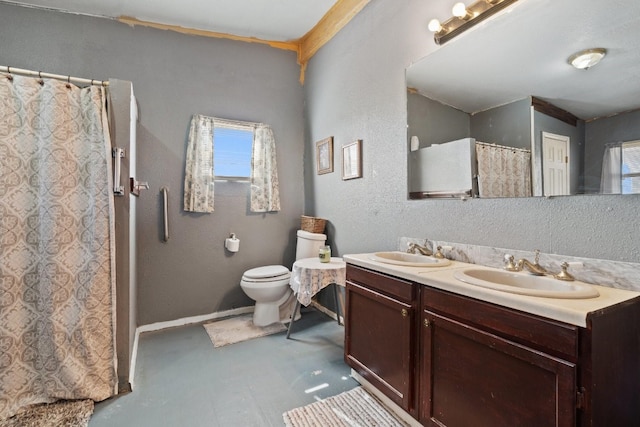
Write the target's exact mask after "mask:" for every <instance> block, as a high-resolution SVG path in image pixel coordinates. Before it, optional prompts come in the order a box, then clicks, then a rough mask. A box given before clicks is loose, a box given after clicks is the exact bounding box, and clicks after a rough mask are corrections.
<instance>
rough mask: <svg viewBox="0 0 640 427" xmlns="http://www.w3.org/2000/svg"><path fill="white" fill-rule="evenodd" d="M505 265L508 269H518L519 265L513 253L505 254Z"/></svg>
mask: <svg viewBox="0 0 640 427" xmlns="http://www.w3.org/2000/svg"><path fill="white" fill-rule="evenodd" d="M504 262H505V266H504V269H505V270H507V271H518V266H516V264H515V262H514V258H513V255H510V254H505V255H504Z"/></svg>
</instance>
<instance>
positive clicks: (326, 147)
mask: <svg viewBox="0 0 640 427" xmlns="http://www.w3.org/2000/svg"><path fill="white" fill-rule="evenodd" d="M316 170H317V172H318V175H322V174H325V173H329V172H333V137H332V136H330V137H329V138H325V139H323V140H320V141H318V142H316Z"/></svg>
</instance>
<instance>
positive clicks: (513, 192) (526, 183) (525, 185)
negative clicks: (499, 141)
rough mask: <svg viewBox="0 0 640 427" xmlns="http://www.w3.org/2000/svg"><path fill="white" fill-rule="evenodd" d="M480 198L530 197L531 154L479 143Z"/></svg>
mask: <svg viewBox="0 0 640 427" xmlns="http://www.w3.org/2000/svg"><path fill="white" fill-rule="evenodd" d="M476 158H477V161H478V193H479V196H480V197H530V196H531V151H530V150H525V149H522V148H513V147H506V146H501V145H496V144H487V143H485V142H476Z"/></svg>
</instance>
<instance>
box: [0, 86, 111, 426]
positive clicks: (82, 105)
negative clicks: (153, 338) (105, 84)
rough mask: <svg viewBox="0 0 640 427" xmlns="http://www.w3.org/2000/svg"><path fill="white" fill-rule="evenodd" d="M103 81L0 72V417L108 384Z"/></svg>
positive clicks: (107, 154) (104, 391) (101, 390)
mask: <svg viewBox="0 0 640 427" xmlns="http://www.w3.org/2000/svg"><path fill="white" fill-rule="evenodd" d="M110 173H111V148H110V141H109V133H108V127H107V120H106V109H105V90H104V89H103V88H101V87H95V86H93V87H88V88H84V89H80V88H78V87H76V86H74V85H71V84H66V83H64V82H60V81H57V80H38V79H34V78H29V77H20V76H7V75H0V419H3V418H6V417H9V416H12V415H13V414H14V413H16V411H17V410H18V409H19V408H21V407H23V406H26V405H29V404H34V403H40V402H50V401H54V400H57V399H81V398H82V399H84V398H90V399H93V400H97V401H99V400H103V399H106V398H108V397H109V396H112V395H113V394H115V392H116V390H117V374H116V359H115V358H116V354H115V333H114V330H115V268H114V259H115V258H114V256H113V255H114V237H113V236H114V224H113V195H112V193H111V190H112V189H111V174H110Z"/></svg>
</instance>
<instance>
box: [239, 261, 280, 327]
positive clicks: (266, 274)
mask: <svg viewBox="0 0 640 427" xmlns="http://www.w3.org/2000/svg"><path fill="white" fill-rule="evenodd" d="M290 277H291V272H290V271H289V269H288V268H287V267H285V266H282V265H267V266H265V267H258V268H252V269H251V270H247V271H245V273H244V275H243V276H242V280H241V281H240V286H241V287H242V290H243V291H244V293H245V294H247V296H248V297H249V298H251V299H253V300H254V301H255V302H256V305H255V308H254V311H253V324H254V325H256V326H267V325H270V324H271V323H274V322H277V321H278V320H280V306H281V305H282V304H284V303H285V302H286V301H287V300H288V299H289V296H290V295H291V288H290V287H289V278H290ZM274 319H275V320H274Z"/></svg>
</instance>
